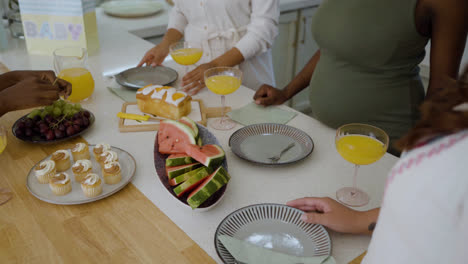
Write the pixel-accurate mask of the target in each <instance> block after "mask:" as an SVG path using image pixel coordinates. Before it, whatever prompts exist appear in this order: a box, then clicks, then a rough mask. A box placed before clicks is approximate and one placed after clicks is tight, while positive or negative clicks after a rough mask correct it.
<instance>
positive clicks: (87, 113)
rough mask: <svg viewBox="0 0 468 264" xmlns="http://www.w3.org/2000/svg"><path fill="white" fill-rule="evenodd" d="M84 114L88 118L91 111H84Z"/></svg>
mask: <svg viewBox="0 0 468 264" xmlns="http://www.w3.org/2000/svg"><path fill="white" fill-rule="evenodd" d="M83 115H84V116H85V117H86V118H89V117H90V116H91V113H90V112H89V111H84V112H83Z"/></svg>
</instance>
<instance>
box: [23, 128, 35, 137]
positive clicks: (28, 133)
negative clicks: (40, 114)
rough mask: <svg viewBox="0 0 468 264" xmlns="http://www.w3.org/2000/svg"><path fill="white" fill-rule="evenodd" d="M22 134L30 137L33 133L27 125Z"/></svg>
mask: <svg viewBox="0 0 468 264" xmlns="http://www.w3.org/2000/svg"><path fill="white" fill-rule="evenodd" d="M24 134H25V135H26V136H27V137H31V136H32V135H33V131H32V129H31V128H29V127H27V128H26V130H25V131H24Z"/></svg>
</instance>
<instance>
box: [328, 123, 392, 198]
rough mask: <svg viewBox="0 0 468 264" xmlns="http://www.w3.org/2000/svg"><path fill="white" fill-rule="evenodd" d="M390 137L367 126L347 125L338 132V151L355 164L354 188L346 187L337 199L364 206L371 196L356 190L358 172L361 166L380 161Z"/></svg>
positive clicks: (338, 193)
mask: <svg viewBox="0 0 468 264" xmlns="http://www.w3.org/2000/svg"><path fill="white" fill-rule="evenodd" d="M388 142H389V139H388V135H387V134H386V133H385V131H383V130H382V129H380V128H378V127H374V126H371V125H365V124H357V123H356V124H347V125H343V126H341V127H339V128H338V129H337V131H336V137H335V144H336V150H337V151H338V153H340V155H341V156H342V157H343V158H344V159H345V160H347V161H349V162H351V163H353V164H354V179H353V187H344V188H341V189H339V190H338V191H337V192H336V198H337V199H338V200H339V201H340V202H342V203H344V204H346V205H349V206H364V205H366V204H367V203H368V202H369V195H368V194H367V193H365V192H364V191H362V190H360V189H358V188H356V178H357V171H358V169H359V166H360V165H368V164H371V163H374V162H376V161H378V160H379V159H380V158H381V157H382V156H383V155H384V154H385V152H386V151H387V148H388Z"/></svg>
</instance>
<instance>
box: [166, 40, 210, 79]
mask: <svg viewBox="0 0 468 264" xmlns="http://www.w3.org/2000/svg"><path fill="white" fill-rule="evenodd" d="M169 52H170V54H171V57H172V59H174V61H175V62H177V63H178V64H180V65H182V66H183V68H182V69H183V72H182V76H184V75H185V74H186V73H187V71H188V67H189V66H190V65H193V64H195V63H197V62H198V61H199V60H200V59H201V57H202V56H203V49H202V47H201V45H197V44H193V43H188V42H185V41H179V42H176V43H173V44H171V46H169Z"/></svg>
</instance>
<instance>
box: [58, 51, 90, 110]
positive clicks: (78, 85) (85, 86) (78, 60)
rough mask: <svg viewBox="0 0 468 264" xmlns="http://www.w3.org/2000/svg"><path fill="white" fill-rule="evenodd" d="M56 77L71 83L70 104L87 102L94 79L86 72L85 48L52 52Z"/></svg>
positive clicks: (86, 58)
mask: <svg viewBox="0 0 468 264" xmlns="http://www.w3.org/2000/svg"><path fill="white" fill-rule="evenodd" d="M54 67H55V71H56V72H57V76H58V77H59V78H61V79H64V80H66V81H68V82H69V83H71V85H72V93H71V95H70V96H69V97H68V98H67V100H69V101H71V102H81V101H85V100H87V99H88V98H89V97H91V95H92V94H93V92H94V79H93V76H92V75H91V72H90V71H89V70H88V52H87V51H86V49H85V48H80V47H68V48H60V49H56V50H55V51H54Z"/></svg>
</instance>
